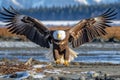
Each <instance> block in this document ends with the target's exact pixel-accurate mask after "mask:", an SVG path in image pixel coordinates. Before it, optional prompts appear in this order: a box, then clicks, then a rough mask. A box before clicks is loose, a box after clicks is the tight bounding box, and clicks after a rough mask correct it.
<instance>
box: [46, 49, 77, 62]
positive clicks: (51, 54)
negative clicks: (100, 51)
mask: <svg viewBox="0 0 120 80" xmlns="http://www.w3.org/2000/svg"><path fill="white" fill-rule="evenodd" d="M69 52H70V54H69V60H68V61H69V62H71V61H72V60H74V58H76V57H77V54H78V53H76V52H75V51H73V50H72V49H71V48H69ZM45 56H46V58H47V59H49V60H50V61H54V57H53V52H52V51H49V52H48V53H47V54H46V55H45ZM61 63H62V64H63V63H64V56H63V55H62V56H61Z"/></svg>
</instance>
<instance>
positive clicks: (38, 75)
mask: <svg viewBox="0 0 120 80" xmlns="http://www.w3.org/2000/svg"><path fill="white" fill-rule="evenodd" d="M6 63H7V64H6ZM0 65H1V67H0V74H1V76H0V80H6V79H9V80H120V64H112V63H80V62H72V63H71V64H70V66H68V67H65V66H63V65H56V64H54V63H49V62H40V61H36V60H33V59H29V60H28V61H26V62H20V61H17V60H14V61H11V60H7V59H4V60H1V61H0ZM5 72H6V73H5Z"/></svg>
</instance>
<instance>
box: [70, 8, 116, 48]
mask: <svg viewBox="0 0 120 80" xmlns="http://www.w3.org/2000/svg"><path fill="white" fill-rule="evenodd" d="M116 14H117V13H116V12H115V10H112V9H108V10H107V11H106V12H105V13H103V14H102V15H99V16H98V17H95V18H89V19H84V20H82V21H80V22H79V23H78V24H76V25H75V26H74V27H72V28H71V29H70V30H69V33H70V38H69V40H70V42H72V47H73V48H75V47H78V46H80V45H81V44H83V43H86V42H90V41H91V40H93V39H94V38H96V37H99V36H101V35H105V34H106V32H105V28H106V27H110V25H108V23H111V20H112V19H114V18H115V15H116Z"/></svg>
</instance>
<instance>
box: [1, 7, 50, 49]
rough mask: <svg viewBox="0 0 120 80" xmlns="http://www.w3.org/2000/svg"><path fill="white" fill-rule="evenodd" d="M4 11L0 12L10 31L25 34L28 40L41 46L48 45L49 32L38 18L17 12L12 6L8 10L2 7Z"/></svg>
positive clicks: (47, 46)
mask: <svg viewBox="0 0 120 80" xmlns="http://www.w3.org/2000/svg"><path fill="white" fill-rule="evenodd" d="M3 10H4V12H0V14H1V15H2V18H3V19H4V22H6V23H7V24H6V26H8V29H9V31H10V32H12V33H16V34H19V35H25V36H26V37H27V38H28V39H29V40H31V41H33V42H35V43H36V44H38V45H40V46H41V47H46V48H49V47H50V44H49V42H50V40H49V37H50V34H49V30H48V28H47V27H46V26H44V25H43V24H42V23H41V22H40V21H39V20H37V19H35V18H32V17H29V16H26V15H21V14H19V13H18V12H17V11H16V10H15V9H13V8H12V7H11V8H10V10H8V9H6V8H3Z"/></svg>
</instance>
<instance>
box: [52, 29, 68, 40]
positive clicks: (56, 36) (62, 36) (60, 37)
mask: <svg viewBox="0 0 120 80" xmlns="http://www.w3.org/2000/svg"><path fill="white" fill-rule="evenodd" d="M65 37H66V33H65V31H63V30H56V31H54V32H53V38H54V39H56V40H64V39H65Z"/></svg>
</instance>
